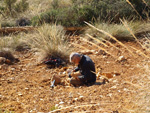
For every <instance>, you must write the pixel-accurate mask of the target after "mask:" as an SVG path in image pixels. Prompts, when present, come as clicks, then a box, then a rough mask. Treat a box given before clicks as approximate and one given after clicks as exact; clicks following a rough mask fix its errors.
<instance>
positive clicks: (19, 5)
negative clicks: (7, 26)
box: [15, 0, 29, 13]
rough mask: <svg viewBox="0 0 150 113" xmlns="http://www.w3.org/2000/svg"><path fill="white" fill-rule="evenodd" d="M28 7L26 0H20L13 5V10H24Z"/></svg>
mask: <svg viewBox="0 0 150 113" xmlns="http://www.w3.org/2000/svg"><path fill="white" fill-rule="evenodd" d="M28 8H29V4H28V2H27V0H21V1H20V2H19V3H17V4H16V5H15V11H16V12H19V13H21V12H25V11H26V10H27V9H28Z"/></svg>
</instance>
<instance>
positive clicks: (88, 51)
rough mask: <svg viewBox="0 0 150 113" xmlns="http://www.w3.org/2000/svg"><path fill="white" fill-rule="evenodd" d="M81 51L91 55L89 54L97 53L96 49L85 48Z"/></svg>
mask: <svg viewBox="0 0 150 113" xmlns="http://www.w3.org/2000/svg"><path fill="white" fill-rule="evenodd" d="M80 53H82V54H86V55H89V54H93V53H95V50H83V51H80Z"/></svg>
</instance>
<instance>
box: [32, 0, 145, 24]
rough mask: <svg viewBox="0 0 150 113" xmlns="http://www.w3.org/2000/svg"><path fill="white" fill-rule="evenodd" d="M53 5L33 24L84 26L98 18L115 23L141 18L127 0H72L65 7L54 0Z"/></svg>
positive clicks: (35, 18)
mask: <svg viewBox="0 0 150 113" xmlns="http://www.w3.org/2000/svg"><path fill="white" fill-rule="evenodd" d="M52 6H53V8H52V9H49V10H48V11H46V12H44V13H41V14H40V15H38V16H35V17H33V18H32V25H40V24H43V23H54V22H57V23H59V24H61V25H63V26H83V25H85V24H84V21H88V22H90V21H92V22H94V21H95V20H97V19H100V20H104V21H106V22H107V21H110V22H115V23H120V20H119V19H120V18H126V19H130V20H131V19H139V16H138V15H137V14H136V12H135V11H134V10H133V8H132V7H131V6H130V5H129V4H128V3H127V2H126V1H125V0H76V1H75V0H72V6H70V7H63V8H62V7H61V6H60V4H59V2H58V0H53V2H52ZM137 6H138V5H137ZM143 7H144V6H142V8H143ZM137 8H138V7H137Z"/></svg>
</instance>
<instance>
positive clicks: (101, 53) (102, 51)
mask: <svg viewBox="0 0 150 113" xmlns="http://www.w3.org/2000/svg"><path fill="white" fill-rule="evenodd" d="M96 55H107V53H106V52H105V51H104V50H101V49H100V50H99V51H98V52H97V53H96Z"/></svg>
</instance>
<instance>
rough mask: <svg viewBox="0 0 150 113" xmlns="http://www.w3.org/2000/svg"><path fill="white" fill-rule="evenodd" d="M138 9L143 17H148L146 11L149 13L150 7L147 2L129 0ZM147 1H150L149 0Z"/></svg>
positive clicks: (146, 0)
mask: <svg viewBox="0 0 150 113" xmlns="http://www.w3.org/2000/svg"><path fill="white" fill-rule="evenodd" d="M129 1H130V2H131V3H132V4H133V5H134V7H135V9H136V10H137V12H138V13H139V14H140V15H141V17H142V18H146V13H149V11H150V8H149V6H147V5H148V4H145V3H144V2H143V1H142V0H129ZM145 2H147V3H150V2H149V1H148V0H145Z"/></svg>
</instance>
